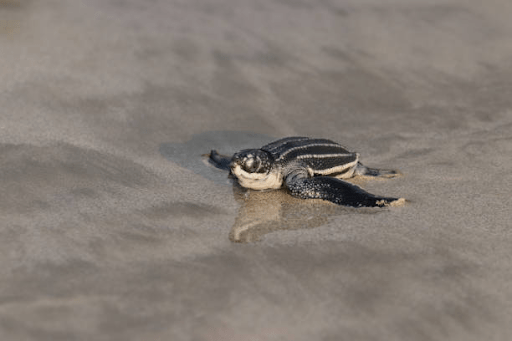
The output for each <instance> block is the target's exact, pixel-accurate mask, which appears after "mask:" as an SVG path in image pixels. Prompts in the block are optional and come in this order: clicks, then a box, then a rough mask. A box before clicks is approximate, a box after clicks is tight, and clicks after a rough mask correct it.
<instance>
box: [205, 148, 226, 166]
mask: <svg viewBox="0 0 512 341" xmlns="http://www.w3.org/2000/svg"><path fill="white" fill-rule="evenodd" d="M205 156H209V159H208V160H209V161H210V164H212V165H214V166H215V167H217V168H219V169H222V170H229V164H230V162H231V157H229V156H226V155H220V154H219V153H217V151H216V150H212V151H211V152H210V154H206V155H205Z"/></svg>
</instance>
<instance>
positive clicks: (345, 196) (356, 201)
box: [286, 173, 403, 207]
mask: <svg viewBox="0 0 512 341" xmlns="http://www.w3.org/2000/svg"><path fill="white" fill-rule="evenodd" d="M286 186H287V187H288V189H289V190H290V193H291V194H292V195H293V196H296V197H299V198H302V199H323V200H328V201H330V202H333V203H335V204H338V205H344V206H351V207H385V206H390V205H392V204H393V203H394V202H397V201H399V200H403V199H399V198H389V197H380V196H376V195H373V194H371V193H368V192H366V191H365V190H363V189H362V188H360V187H358V186H356V185H353V184H350V183H348V182H345V181H342V180H340V179H336V178H330V177H307V176H306V175H305V174H304V173H300V174H292V175H289V176H288V177H287V178H286Z"/></svg>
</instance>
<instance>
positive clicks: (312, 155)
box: [297, 153, 354, 160]
mask: <svg viewBox="0 0 512 341" xmlns="http://www.w3.org/2000/svg"><path fill="white" fill-rule="evenodd" d="M345 156H354V154H353V153H350V154H306V155H299V156H297V159H301V160H302V159H323V158H329V157H332V158H336V157H345Z"/></svg>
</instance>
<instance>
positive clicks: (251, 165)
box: [242, 158, 260, 173]
mask: <svg viewBox="0 0 512 341" xmlns="http://www.w3.org/2000/svg"><path fill="white" fill-rule="evenodd" d="M242 168H243V169H244V170H245V171H246V172H248V173H256V171H257V170H258V169H259V168H260V160H258V159H257V158H249V159H247V160H246V161H245V162H244V164H243V165H242Z"/></svg>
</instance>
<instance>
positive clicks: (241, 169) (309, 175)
mask: <svg viewBox="0 0 512 341" xmlns="http://www.w3.org/2000/svg"><path fill="white" fill-rule="evenodd" d="M210 160H211V162H212V163H213V164H214V165H215V166H217V167H218V168H223V169H230V173H231V174H232V175H233V176H234V177H236V178H237V180H238V183H239V184H240V185H241V186H242V187H245V188H250V189H255V190H267V189H278V188H282V187H285V188H287V189H288V190H289V193H290V194H291V195H293V196H295V197H298V198H301V199H323V200H327V201H330V202H333V203H335V204H338V205H344V206H351V207H386V206H395V205H400V204H403V203H404V202H405V199H403V198H394V197H383V196H377V195H373V194H370V193H368V192H366V191H365V190H363V189H362V188H360V187H358V186H356V185H353V184H350V183H348V182H346V181H343V180H342V179H348V178H352V177H354V176H370V177H384V178H393V177H396V176H398V175H400V172H398V171H395V170H384V169H375V168H369V167H366V166H364V165H363V164H362V163H361V162H359V154H358V153H353V152H350V151H348V150H347V149H345V148H344V147H342V146H341V145H339V144H338V143H336V142H333V141H331V140H327V139H315V138H309V137H286V138H283V139H280V140H277V141H275V142H272V143H269V144H267V145H265V146H263V147H261V148H260V149H245V150H242V151H239V152H237V153H235V154H234V155H233V156H232V157H231V158H226V157H223V156H221V155H219V154H218V153H217V151H215V150H212V151H211V152H210Z"/></svg>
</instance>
